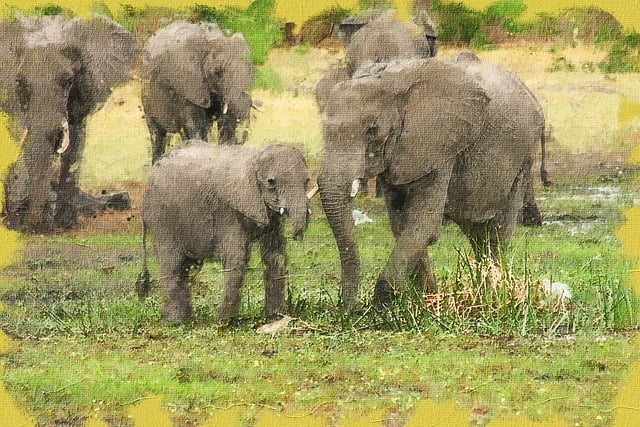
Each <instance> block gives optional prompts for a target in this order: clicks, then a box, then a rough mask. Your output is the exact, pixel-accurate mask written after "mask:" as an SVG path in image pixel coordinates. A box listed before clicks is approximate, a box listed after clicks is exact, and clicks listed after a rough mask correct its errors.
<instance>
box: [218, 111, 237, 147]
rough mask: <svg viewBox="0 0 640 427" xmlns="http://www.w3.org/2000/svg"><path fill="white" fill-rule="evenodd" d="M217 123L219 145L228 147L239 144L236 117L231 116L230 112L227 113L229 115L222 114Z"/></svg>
mask: <svg viewBox="0 0 640 427" xmlns="http://www.w3.org/2000/svg"><path fill="white" fill-rule="evenodd" d="M217 122H218V143H220V144H228V145H233V144H237V141H236V126H237V125H238V121H237V120H236V117H235V115H233V114H229V112H227V114H220V115H219V116H218V120H217Z"/></svg>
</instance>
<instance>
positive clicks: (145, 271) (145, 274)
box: [136, 219, 151, 301]
mask: <svg viewBox="0 0 640 427" xmlns="http://www.w3.org/2000/svg"><path fill="white" fill-rule="evenodd" d="M147 258H148V256H147V224H146V223H145V222H144V219H143V220H142V271H141V272H140V274H138V279H137V280H136V292H137V293H138V300H140V301H144V300H145V298H147V296H149V289H150V288H151V280H150V278H149V262H148V260H147Z"/></svg>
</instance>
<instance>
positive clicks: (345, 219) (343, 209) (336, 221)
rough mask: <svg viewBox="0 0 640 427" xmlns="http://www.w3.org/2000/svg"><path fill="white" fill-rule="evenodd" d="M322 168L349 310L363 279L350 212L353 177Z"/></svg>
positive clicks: (322, 191)
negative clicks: (342, 177)
mask: <svg viewBox="0 0 640 427" xmlns="http://www.w3.org/2000/svg"><path fill="white" fill-rule="evenodd" d="M333 172H334V171H331V170H330V169H328V168H326V167H324V164H323V168H321V170H320V173H319V175H318V187H319V190H320V200H321V202H322V208H323V210H324V212H325V215H326V218H327V221H328V222H329V226H330V227H331V231H332V232H333V236H334V237H335V239H336V244H337V245H338V251H339V253H340V263H341V267H342V283H341V299H342V303H343V305H344V306H345V308H346V309H351V308H353V307H354V306H355V303H356V297H357V293H358V287H359V282H360V258H359V256H358V247H357V245H356V242H355V239H354V236H353V230H354V227H353V219H352V214H351V197H350V193H351V192H352V182H353V181H352V180H350V179H348V178H347V179H342V180H341V179H339V178H337V177H338V176H340V175H339V174H335V173H333Z"/></svg>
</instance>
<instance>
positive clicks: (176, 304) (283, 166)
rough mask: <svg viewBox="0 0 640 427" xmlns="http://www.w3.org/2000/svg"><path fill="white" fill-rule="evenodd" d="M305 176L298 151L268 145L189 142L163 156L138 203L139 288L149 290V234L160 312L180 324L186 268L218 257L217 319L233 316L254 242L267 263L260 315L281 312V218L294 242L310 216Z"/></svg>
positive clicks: (186, 314)
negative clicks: (159, 291) (160, 289)
mask: <svg viewBox="0 0 640 427" xmlns="http://www.w3.org/2000/svg"><path fill="white" fill-rule="evenodd" d="M308 181H309V178H308V173H307V168H306V164H305V160H304V157H303V156H302V153H300V151H299V150H297V149H295V148H291V147H285V146H282V145H270V146H268V147H266V148H263V149H260V150H255V149H248V148H244V147H243V146H229V145H212V144H208V143H205V142H204V141H199V140H194V141H188V142H187V143H186V144H185V145H184V146H177V147H176V148H174V149H173V150H171V151H170V152H168V153H167V154H166V155H165V156H163V157H162V158H161V159H160V160H159V161H158V162H157V163H156V164H155V165H154V166H153V169H152V173H151V177H150V179H149V183H148V185H147V190H146V194H145V196H144V200H143V203H142V217H143V224H144V226H143V229H144V231H143V249H144V258H145V261H144V263H143V265H144V267H143V271H142V273H140V276H139V278H138V282H137V283H136V289H137V292H138V296H139V297H140V298H141V299H142V298H144V297H146V295H147V293H148V291H149V273H148V270H147V266H146V264H147V263H146V248H144V246H145V243H144V240H145V239H146V233H147V232H148V233H149V234H150V235H151V236H153V238H154V239H153V240H154V246H153V247H154V250H155V254H156V257H157V259H158V263H159V265H160V274H161V283H162V287H163V289H164V304H163V309H162V313H163V317H164V318H165V319H166V320H167V321H169V322H171V323H183V322H186V321H188V320H189V319H190V318H191V317H192V306H191V301H190V299H191V298H190V291H189V287H188V281H189V270H190V269H191V268H192V267H196V268H197V267H198V266H199V265H201V262H202V260H204V259H207V258H211V257H212V256H214V255H216V256H219V257H220V258H221V260H222V266H223V268H224V289H223V294H222V298H221V302H220V306H219V307H218V318H219V320H220V321H225V320H227V319H230V318H233V317H235V316H237V314H238V310H239V306H240V291H241V288H242V281H243V278H244V274H245V272H246V269H247V262H248V261H249V256H250V248H251V242H252V241H254V240H258V241H259V242H260V253H261V256H262V262H263V263H264V265H265V270H264V286H265V312H266V315H267V317H272V316H274V315H276V314H278V313H279V312H282V311H283V310H284V301H285V300H284V295H285V286H286V278H287V256H286V247H285V246H286V245H285V243H286V240H285V237H284V235H283V218H284V216H285V215H288V216H289V217H290V220H291V231H292V236H293V237H294V239H301V238H302V236H303V233H304V231H305V230H306V228H307V222H308V219H309V200H308V198H307V194H306V190H305V186H306V185H307V183H308Z"/></svg>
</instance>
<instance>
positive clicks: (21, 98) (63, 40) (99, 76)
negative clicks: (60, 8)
mask: <svg viewBox="0 0 640 427" xmlns="http://www.w3.org/2000/svg"><path fill="white" fill-rule="evenodd" d="M0 34H2V43H1V44H0V64H1V65H0V107H1V108H2V109H3V110H4V111H5V112H7V113H8V114H9V116H10V117H11V118H12V119H13V129H12V131H13V133H14V136H15V138H16V140H19V141H20V142H21V144H22V154H21V155H20V157H19V159H18V160H17V161H16V163H15V164H14V165H13V166H12V167H11V169H10V171H9V173H8V175H7V178H6V180H5V183H4V188H5V204H4V211H5V218H4V221H5V224H6V225H7V226H8V227H10V228H12V229H16V230H22V231H37V232H47V231H51V230H52V229H54V228H59V227H62V228H68V227H71V226H73V225H74V224H76V222H77V218H78V213H79V212H80V213H92V212H94V211H95V210H96V209H99V208H101V207H104V205H105V204H108V203H111V202H112V200H111V199H110V198H108V197H103V198H100V199H95V198H92V197H90V196H88V195H87V194H85V193H84V192H82V191H81V190H80V189H79V188H78V187H77V184H76V176H75V172H74V170H75V169H76V168H75V167H74V165H75V164H76V162H77V161H79V160H80V158H81V154H82V149H83V146H84V139H85V121H86V118H87V116H88V115H89V114H90V113H91V112H93V111H95V109H96V108H98V107H99V106H100V105H102V103H103V102H104V101H105V100H106V99H107V97H108V96H109V95H110V94H111V88H112V86H114V85H115V84H117V83H120V82H122V81H124V80H126V79H127V78H128V73H129V69H130V66H131V63H132V60H133V55H134V50H135V41H134V39H133V37H132V36H131V34H130V33H129V32H128V31H126V30H125V29H123V28H121V27H120V26H119V25H117V24H115V23H113V22H111V21H110V20H108V19H106V18H95V19H92V20H88V21H85V20H80V19H77V18H76V19H72V20H65V19H63V18H62V17H59V16H58V17H39V18H27V17H19V18H18V19H17V20H15V21H0ZM120 196H122V199H121V200H120V201H121V202H124V203H125V204H126V203H128V197H127V196H126V193H125V194H124V195H122V194H121V195H120Z"/></svg>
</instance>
